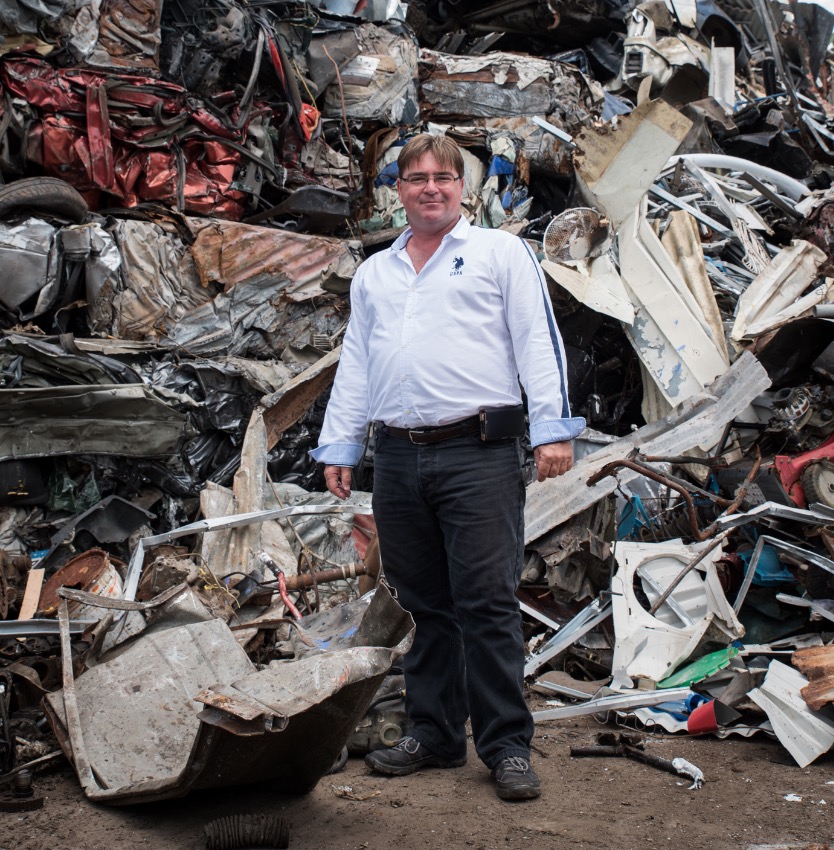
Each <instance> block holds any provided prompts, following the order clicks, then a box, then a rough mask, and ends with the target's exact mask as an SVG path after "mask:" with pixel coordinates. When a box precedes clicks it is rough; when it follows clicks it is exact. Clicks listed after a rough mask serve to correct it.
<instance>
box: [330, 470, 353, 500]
mask: <svg viewBox="0 0 834 850" xmlns="http://www.w3.org/2000/svg"><path fill="white" fill-rule="evenodd" d="M351 472H352V470H351V468H350V467H349V466H325V467H324V483H325V484H326V485H327V489H328V490H329V491H330V492H331V493H332V494H333V495H334V496H336V497H337V498H339V499H347V497H348V496H349V495H350V476H351Z"/></svg>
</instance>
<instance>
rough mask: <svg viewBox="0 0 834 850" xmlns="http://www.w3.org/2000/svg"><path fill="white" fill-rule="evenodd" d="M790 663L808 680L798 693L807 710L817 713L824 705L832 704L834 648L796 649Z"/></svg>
mask: <svg viewBox="0 0 834 850" xmlns="http://www.w3.org/2000/svg"><path fill="white" fill-rule="evenodd" d="M791 663H792V664H793V666H794V667H796V668H797V669H798V670H799V671H800V672H801V673H802V674H803V675H804V676H806V677H807V678H808V684H807V685H806V686H805V687H804V688H802V690H801V691H800V694H802V699H804V700H805V702H806V703H807V705H808V708H811V709H813V710H814V711H819V710H820V709H821V708H822V707H823V706H824V705H825V704H826V703H829V702H834V646H809V647H806V648H805V649H798V650H797V651H796V652H794V654H793V656H791Z"/></svg>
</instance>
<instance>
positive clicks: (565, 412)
mask: <svg viewBox="0 0 834 850" xmlns="http://www.w3.org/2000/svg"><path fill="white" fill-rule="evenodd" d="M521 244H522V245H524V247H525V248H526V249H527V253H528V254H529V255H530V261H531V262H532V263H533V267H534V268H535V269H536V275H537V276H538V278H539V285H540V287H541V293H542V299H543V300H544V312H545V314H546V315H547V327H548V329H549V330H550V341H551V343H552V344H553V353H554V354H555V355H556V364H557V366H558V367H559V379H560V383H561V384H562V417H563V418H564V419H567V418H569V417H570V406H569V404H568V382H567V378H566V374H565V364H564V362H563V360H562V349H561V347H560V345H559V333H558V331H557V330H556V320H555V319H554V318H553V309H552V306H551V304H550V295H549V294H548V292H547V282H546V281H545V279H544V275H543V274H542V268H541V266H540V265H539V261H538V260H537V259H536V256H535V254H533V252H532V250H531V249H530V246H529V245H528V244H527V243H526V242H525V241H524V240H523V239H522V240H521Z"/></svg>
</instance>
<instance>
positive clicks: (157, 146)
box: [0, 57, 246, 219]
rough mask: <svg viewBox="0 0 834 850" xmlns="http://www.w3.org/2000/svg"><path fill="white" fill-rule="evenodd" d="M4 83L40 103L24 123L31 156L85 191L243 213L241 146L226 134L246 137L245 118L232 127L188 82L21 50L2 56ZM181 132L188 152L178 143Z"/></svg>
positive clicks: (129, 202) (233, 215) (235, 215)
mask: <svg viewBox="0 0 834 850" xmlns="http://www.w3.org/2000/svg"><path fill="white" fill-rule="evenodd" d="M0 83H2V89H3V90H5V91H7V92H8V93H9V94H11V95H16V96H17V97H21V98H25V100H26V102H27V103H29V104H30V105H31V106H32V107H35V108H36V118H35V120H34V121H33V122H32V123H31V124H30V125H28V126H27V127H26V128H25V132H26V134H27V136H28V144H27V147H28V149H29V152H30V153H29V156H30V159H32V161H33V162H35V163H38V164H39V165H41V166H42V167H43V169H44V171H46V173H47V174H50V175H53V176H55V177H61V178H63V179H66V180H68V182H70V183H72V185H73V186H75V188H77V189H78V190H79V191H80V192H82V193H92V195H95V194H97V193H98V192H99V191H105V192H107V193H108V194H110V195H113V196H114V197H115V198H117V199H118V200H119V201H120V202H121V203H122V204H123V205H124V206H126V207H133V206H136V205H137V204H139V203H140V202H142V201H159V202H161V203H165V204H168V205H170V206H173V207H175V208H181V209H183V210H184V211H187V212H192V213H198V214H205V215H215V216H220V217H223V218H229V219H239V218H241V216H242V215H243V202H244V199H245V195H244V194H243V193H242V192H240V191H238V190H236V189H233V188H232V184H233V182H234V179H235V172H236V170H237V168H238V166H239V165H240V159H241V155H240V153H238V152H237V151H236V150H234V149H233V148H232V147H230V146H229V145H227V144H226V143H225V142H226V141H228V142H232V143H237V144H242V143H243V142H244V141H245V137H246V131H245V126H244V128H242V129H241V130H238V131H237V132H236V133H230V132H229V131H228V130H227V129H226V127H225V125H224V124H223V123H222V122H221V121H219V120H218V119H217V118H216V117H215V116H214V115H212V114H211V113H210V112H209V111H208V110H207V109H205V108H202V107H201V106H200V102H199V100H198V99H196V98H194V97H191V96H189V93H188V92H187V91H186V90H185V89H183V88H182V87H181V86H177V85H175V84H173V83H169V82H165V81H162V80H156V79H153V78H151V77H141V76H131V75H126V74H121V75H120V74H113V73H105V72H96V71H88V70H77V69H59V70H56V69H54V68H52V66H50V65H49V64H48V63H46V62H44V61H42V60H40V59H34V58H17V57H15V58H7V59H6V60H5V61H4V62H3V64H2V67H0ZM139 117H142V118H145V119H147V120H144V121H141V120H139V121H137V120H136V119H137V118H139ZM165 122H169V123H170V122H173V126H168V124H167V123H165ZM175 128H176V129H175ZM21 129H23V128H21ZM177 134H179V137H180V139H181V141H180V144H179V145H178V146H177V147H178V148H179V149H180V150H181V157H182V160H181V161H180V154H178V153H177V151H176V150H174V149H173V147H172V145H171V144H170V141H171V139H172V138H173V137H174V136H175V135H177ZM180 180H182V186H180V185H179V183H180Z"/></svg>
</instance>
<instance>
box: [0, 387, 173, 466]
mask: <svg viewBox="0 0 834 850" xmlns="http://www.w3.org/2000/svg"><path fill="white" fill-rule="evenodd" d="M189 431H190V429H189V427H188V425H187V419H186V416H185V414H184V413H180V412H179V411H177V410H175V409H174V408H173V407H171V406H170V405H168V404H167V403H166V401H165V400H164V399H163V398H162V396H161V395H160V394H159V393H158V392H157V391H156V390H154V389H153V388H152V387H148V386H145V385H144V384H138V385H136V384H99V385H96V386H64V387H45V388H37V389H12V390H0V460H10V459H12V458H24V457H57V456H59V455H80V454H107V455H124V456H125V457H163V458H167V457H170V456H171V455H172V454H173V453H174V452H176V450H177V448H178V447H179V445H180V442H181V440H182V439H183V438H184V437H185V436H187V435H188V433H189Z"/></svg>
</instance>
